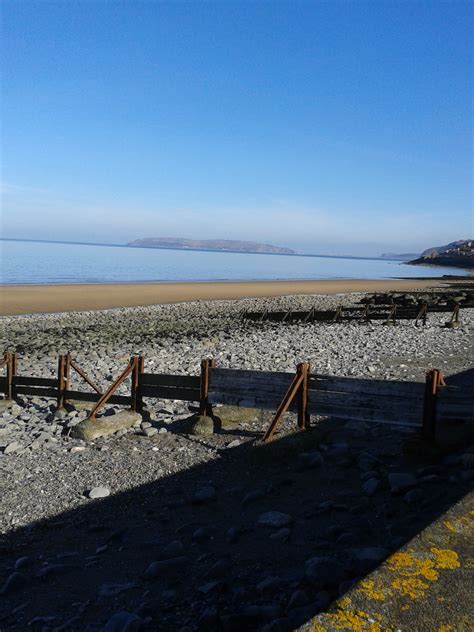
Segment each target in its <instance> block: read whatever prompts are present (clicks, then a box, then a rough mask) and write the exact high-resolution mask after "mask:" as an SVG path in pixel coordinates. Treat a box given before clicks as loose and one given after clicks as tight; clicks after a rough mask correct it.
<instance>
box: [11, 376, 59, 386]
mask: <svg viewBox="0 0 474 632" xmlns="http://www.w3.org/2000/svg"><path fill="white" fill-rule="evenodd" d="M57 383H58V381H57V380H56V379H55V378H53V377H29V376H27V375H15V377H14V378H13V384H14V385H15V386H56V385H57Z"/></svg>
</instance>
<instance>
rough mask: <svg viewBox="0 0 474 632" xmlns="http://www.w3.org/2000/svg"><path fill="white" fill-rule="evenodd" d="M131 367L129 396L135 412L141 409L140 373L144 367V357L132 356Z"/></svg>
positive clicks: (139, 411)
mask: <svg viewBox="0 0 474 632" xmlns="http://www.w3.org/2000/svg"><path fill="white" fill-rule="evenodd" d="M132 362H133V369H132V384H131V396H132V410H133V411H135V412H136V413H141V412H142V410H143V398H142V394H141V387H140V380H139V376H140V373H144V369H145V358H144V357H143V356H138V357H134V358H132Z"/></svg>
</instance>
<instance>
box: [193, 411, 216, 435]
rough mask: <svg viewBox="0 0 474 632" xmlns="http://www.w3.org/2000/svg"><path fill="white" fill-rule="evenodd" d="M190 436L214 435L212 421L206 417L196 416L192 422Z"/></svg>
mask: <svg viewBox="0 0 474 632" xmlns="http://www.w3.org/2000/svg"><path fill="white" fill-rule="evenodd" d="M191 434H194V435H197V436H200V435H211V434H214V419H213V418H212V417H208V416H207V415H198V416H197V417H196V418H195V420H194V421H193V424H192V427H191Z"/></svg>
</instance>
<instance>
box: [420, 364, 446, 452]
mask: <svg viewBox="0 0 474 632" xmlns="http://www.w3.org/2000/svg"><path fill="white" fill-rule="evenodd" d="M442 380H443V378H442V375H440V371H439V370H438V369H432V370H431V371H428V372H427V373H426V382H425V397H424V402H423V428H422V431H423V436H424V437H425V438H426V439H429V440H433V439H434V435H435V428H436V393H437V390H438V385H439V384H441V383H442Z"/></svg>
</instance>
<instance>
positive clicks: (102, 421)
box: [71, 410, 142, 441]
mask: <svg viewBox="0 0 474 632" xmlns="http://www.w3.org/2000/svg"><path fill="white" fill-rule="evenodd" d="M141 421H142V417H141V415H140V414H139V413H135V412H134V411H133V410H123V411H121V412H119V413H116V414H115V415H110V416H107V417H100V418H99V419H90V418H87V419H84V421H81V422H80V423H78V424H77V426H74V427H73V428H72V430H71V437H73V438H74V439H82V440H83V441H94V439H98V438H99V437H107V436H108V435H113V434H115V433H116V432H117V431H118V430H123V429H125V428H132V427H133V426H135V424H137V423H141Z"/></svg>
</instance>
